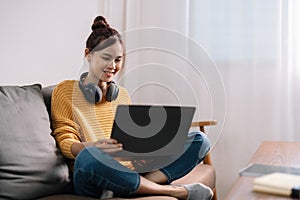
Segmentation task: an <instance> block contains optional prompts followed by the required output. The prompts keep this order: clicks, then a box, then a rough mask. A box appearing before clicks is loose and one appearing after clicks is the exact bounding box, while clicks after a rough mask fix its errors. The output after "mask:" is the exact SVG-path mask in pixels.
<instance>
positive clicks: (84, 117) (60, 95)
mask: <svg viewBox="0 0 300 200" xmlns="http://www.w3.org/2000/svg"><path fill="white" fill-rule="evenodd" d="M129 103H130V98H129V95H128V92H127V91H126V90H125V89H124V88H123V87H120V91H119V95H118V98H117V99H116V100H115V101H113V102H107V101H102V102H101V103H99V104H92V103H89V102H88V101H87V100H86V99H85V97H84V96H83V94H82V92H81V90H80V88H79V86H78V81H75V80H67V81H63V82H61V83H60V84H58V85H57V86H56V87H55V89H54V90H53V94H52V113H51V114H52V120H53V128H54V131H53V136H54V137H55V139H56V141H57V143H58V145H59V147H60V149H61V151H62V153H63V155H64V156H65V157H66V158H68V159H71V160H73V159H75V158H74V156H73V154H72V153H71V146H72V144H73V143H74V142H89V141H96V140H97V139H101V138H102V139H103V138H110V134H111V130H112V124H113V120H114V116H115V112H116V107H117V105H119V104H129Z"/></svg>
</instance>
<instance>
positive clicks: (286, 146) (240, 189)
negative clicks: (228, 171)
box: [226, 141, 300, 200]
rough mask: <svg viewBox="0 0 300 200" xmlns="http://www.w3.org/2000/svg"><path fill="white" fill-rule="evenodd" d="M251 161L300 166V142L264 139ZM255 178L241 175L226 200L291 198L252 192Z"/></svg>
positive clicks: (281, 199)
mask: <svg viewBox="0 0 300 200" xmlns="http://www.w3.org/2000/svg"><path fill="white" fill-rule="evenodd" d="M251 163H258V164H269V165H276V166H289V167H300V142H277V141H276V142H274V141H264V142H262V144H261V145H260V146H259V148H258V149H257V151H256V152H255V154H254V155H253V157H252V158H251V160H250V161H249V162H248V164H251ZM253 179H254V177H246V176H240V177H239V178H238V179H237V180H236V182H235V184H234V185H233V187H232V188H231V190H230V191H229V193H228V195H227V196H226V200H239V199H241V200H250V199H251V200H254V199H255V200H256V199H258V200H260V199H264V200H265V199H278V200H279V199H280V200H283V199H287V200H288V199H289V200H291V198H288V197H281V196H275V195H269V194H263V193H255V192H252V181H253Z"/></svg>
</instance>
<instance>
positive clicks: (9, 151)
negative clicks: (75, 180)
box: [0, 84, 70, 200]
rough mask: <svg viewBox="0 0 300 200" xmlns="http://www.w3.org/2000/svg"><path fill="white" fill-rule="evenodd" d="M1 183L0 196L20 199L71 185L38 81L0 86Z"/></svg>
mask: <svg viewBox="0 0 300 200" xmlns="http://www.w3.org/2000/svg"><path fill="white" fill-rule="evenodd" d="M0 185H1V186H0V199H20V200H22V199H36V198H38V197H41V196H46V195H51V194H57V193H60V192H65V189H66V188H68V186H69V185H70V181H69V171H68V167H67V165H66V163H65V162H64V158H63V157H62V155H61V154H60V152H59V150H58V148H57V147H56V143H55V140H54V138H53V137H52V136H51V129H50V120H49V116H48V112H47V109H46V106H45V103H44V99H43V96H42V93H41V86H40V85H38V84H36V85H27V86H23V87H21V86H0Z"/></svg>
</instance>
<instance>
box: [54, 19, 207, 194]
mask: <svg viewBox="0 0 300 200" xmlns="http://www.w3.org/2000/svg"><path fill="white" fill-rule="evenodd" d="M84 54H85V57H86V59H87V61H88V64H89V71H88V72H87V73H84V74H82V76H81V78H80V80H66V81H63V82H61V83H60V84H58V85H57V86H56V88H55V89H54V91H53V95H52V118H53V128H54V132H53V135H54V137H55V139H56V140H57V143H58V145H59V147H60V149H61V151H62V153H63V155H64V156H65V157H66V158H67V159H68V160H69V161H70V169H71V171H72V172H73V173H72V175H73V178H72V181H73V186H74V192H75V193H76V194H78V195H82V196H91V197H96V198H101V196H102V197H103V196H104V194H107V193H108V191H111V192H110V193H113V195H114V196H119V197H128V196H134V195H140V194H145V195H168V196H172V197H176V198H178V199H191V200H192V199H197V200H199V199H211V197H212V191H211V189H210V188H208V187H207V186H205V185H203V184H200V183H199V184H190V185H170V183H171V182H172V181H174V180H176V179H178V178H180V177H182V176H184V175H186V174H187V173H188V172H190V171H191V170H192V169H193V168H194V167H195V166H196V165H197V164H198V163H199V162H201V161H202V160H203V158H204V157H205V155H206V154H207V152H208V151H209V148H210V147H209V141H208V139H207V137H205V135H204V134H203V133H201V132H193V133H189V137H190V141H187V142H190V144H189V145H188V148H187V150H186V151H185V152H184V153H183V154H182V155H181V156H180V158H178V159H177V160H176V161H174V162H172V163H171V164H169V165H168V166H166V167H163V168H162V169H158V170H155V171H150V172H148V173H143V174H139V173H138V172H137V171H135V170H134V167H133V165H131V163H123V162H119V161H117V160H115V159H113V157H112V156H111V154H112V153H115V152H117V151H120V150H122V144H120V143H118V141H116V140H114V139H111V138H110V133H111V129H112V123H113V119H114V114H115V111H116V107H117V105H119V104H129V103H130V98H129V95H128V92H127V91H126V90H125V89H124V88H123V87H120V86H117V85H116V84H115V83H114V82H113V81H112V79H113V77H114V76H115V75H116V74H117V73H118V72H119V71H120V70H121V69H122V66H123V64H124V59H125V48H124V44H123V41H122V39H121V36H120V34H119V33H118V32H117V31H116V30H115V29H114V28H112V27H110V25H109V24H108V23H107V21H106V19H105V18H104V17H102V16H98V17H96V18H95V20H94V23H93V25H92V33H91V34H90V36H89V37H88V39H87V41H86V49H85V51H84Z"/></svg>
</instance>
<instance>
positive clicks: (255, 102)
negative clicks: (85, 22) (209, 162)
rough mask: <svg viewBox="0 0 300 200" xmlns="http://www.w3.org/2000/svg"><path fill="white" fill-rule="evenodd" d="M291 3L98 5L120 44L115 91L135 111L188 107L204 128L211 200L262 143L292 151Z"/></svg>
mask: <svg viewBox="0 0 300 200" xmlns="http://www.w3.org/2000/svg"><path fill="white" fill-rule="evenodd" d="M299 4H300V3H299V1H297V0H290V1H284V0H276V1H270V0H264V1H261V0H254V1H242V0H229V1H222V0H210V1H208V0H186V1H181V0H163V1H162V0H152V1H145V0H127V1H118V0H104V1H100V3H99V11H100V13H102V14H103V15H105V16H106V17H107V18H108V20H109V21H110V22H111V23H112V25H113V26H115V27H116V28H118V29H119V30H121V31H122V33H123V34H124V38H125V41H126V45H127V48H128V49H127V50H128V51H127V60H126V67H125V69H124V70H123V72H122V73H123V74H121V75H120V77H119V82H120V83H121V84H123V85H124V86H125V87H127V88H129V92H130V94H131V97H132V98H133V102H134V103H145V102H147V103H167V104H177V103H181V104H186V105H194V106H196V107H197V113H196V116H195V120H197V119H216V120H218V122H219V124H218V126H217V127H214V128H210V129H209V132H208V136H209V137H210V139H211V141H212V157H213V161H214V164H215V166H216V170H217V188H218V192H219V196H220V198H224V197H225V196H226V193H227V192H228V190H229V189H230V187H231V185H232V184H233V182H234V180H235V178H236V177H237V176H238V171H239V170H240V169H241V168H242V167H244V166H245V164H246V162H247V161H248V160H249V159H250V157H251V155H252V154H253V153H254V152H255V150H256V148H257V147H258V145H259V144H260V143H261V141H263V140H287V141H299V140H300V134H299V133H298V130H300V123H298V119H299V117H300V116H299V115H300V114H299V111H300V106H299V104H298V102H300V93H299V92H300V90H299V89H300V88H299V87H300V65H299V64H300V63H299V62H300V61H299V60H300V52H299V51H300V50H299V49H300V40H299V35H300V23H299V20H300V16H299V13H300V12H299V11H300V5H299Z"/></svg>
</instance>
